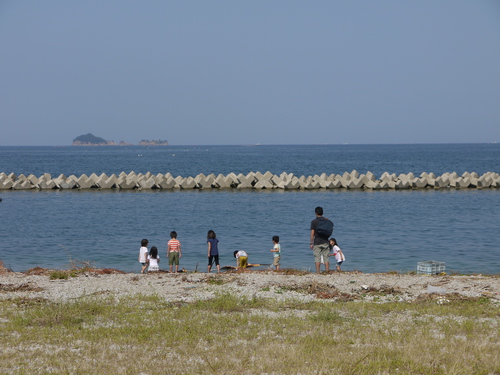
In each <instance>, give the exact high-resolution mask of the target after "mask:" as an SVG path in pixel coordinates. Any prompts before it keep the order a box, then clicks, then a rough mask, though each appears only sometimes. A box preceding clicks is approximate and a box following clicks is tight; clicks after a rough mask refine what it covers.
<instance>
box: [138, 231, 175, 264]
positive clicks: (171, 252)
mask: <svg viewBox="0 0 500 375" xmlns="http://www.w3.org/2000/svg"><path fill="white" fill-rule="evenodd" d="M148 243H149V241H148V240H147V239H146V238H144V239H143V240H142V241H141V248H140V250H139V262H140V263H141V265H142V269H141V273H144V272H146V270H147V272H158V271H159V270H160V265H159V263H160V256H159V255H158V248H157V247H156V246H153V247H151V250H149V251H148ZM167 256H168V264H169V266H170V272H172V270H173V267H174V266H175V272H179V259H180V258H182V249H181V243H180V242H179V240H178V239H177V232H175V231H172V232H170V241H168V244H167Z"/></svg>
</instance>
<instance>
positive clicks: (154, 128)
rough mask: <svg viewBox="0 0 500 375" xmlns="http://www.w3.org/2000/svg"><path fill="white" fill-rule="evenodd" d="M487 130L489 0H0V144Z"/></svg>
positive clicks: (294, 140)
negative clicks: (84, 139)
mask: <svg viewBox="0 0 500 375" xmlns="http://www.w3.org/2000/svg"><path fill="white" fill-rule="evenodd" d="M87 133H92V134H94V135H96V136H98V137H102V138H105V139H107V140H114V141H116V142H119V141H122V140H123V141H125V142H130V143H137V142H139V141H140V140H142V139H162V140H163V139H166V140H168V141H169V143H170V144H172V145H234V144H236V145H237V144H259V143H260V144H324V143H326V144H340V143H349V144H366V143H369V144H378V143H381V144H391V143H467V142H473V143H476V142H499V141H500V1H498V0H475V1H470V0H466V1H465V0H441V1H435V0H419V1H401V0H392V1H388V0H380V1H377V0H357V1H340V0H327V1H323V0H317V1H294V0H272V1H263V0H252V1H234V0H227V1H218V0H214V1H201V0H190V1H186V0H168V1H165V0H148V1H135V0H134V1H131V0H107V1H98V0H85V1H74V0H73V1H71V0H47V1H39V0H0V146H20V145H27V146H31V145H33V146H37V145H40V146H44V145H70V144H71V142H72V141H73V139H74V138H76V137H77V136H79V135H82V134H87Z"/></svg>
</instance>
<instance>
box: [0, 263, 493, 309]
mask: <svg viewBox="0 0 500 375" xmlns="http://www.w3.org/2000/svg"><path fill="white" fill-rule="evenodd" d="M42 270H43V271H44V272H42ZM38 271H40V272H39V273H38V274H36V272H35V273H31V274H30V273H24V272H12V271H9V270H6V269H5V268H3V269H2V268H0V299H2V300H6V299H13V298H21V299H43V300H48V301H54V302H56V301H57V302H62V301H71V300H77V299H80V298H87V297H98V298H102V297H114V298H117V299H120V298H127V297H134V296H136V295H139V294H142V295H156V296H160V297H161V298H163V299H165V301H168V302H195V301H200V300H208V299H211V298H214V297H215V296H217V295H220V294H224V293H230V294H235V295H238V296H241V297H247V298H263V299H272V300H285V301H290V302H293V301H300V302H308V301H312V300H317V299H321V300H325V301H335V302H346V301H367V302H375V303H386V302H417V301H419V300H429V299H431V300H436V301H438V303H446V301H448V302H449V301H450V300H457V299H459V300H460V299H471V298H472V299H474V298H475V299H477V298H488V299H491V300H492V301H495V302H498V303H500V275H446V274H443V275H420V274H398V273H362V272H349V271H345V272H335V271H332V272H331V273H328V274H325V273H322V274H316V273H308V272H305V271H297V270H284V271H283V272H281V271H280V272H276V271H269V270H266V271H250V270H247V271H243V272H235V271H233V272H231V271H230V272H224V273H220V274H217V273H210V274H208V273H201V272H199V273H198V272H196V273H187V272H181V273H172V274H171V273H168V272H159V273H149V274H140V273H126V272H123V271H119V270H114V269H87V270H85V269H84V270H78V273H76V274H73V275H68V276H66V277H67V278H53V277H52V279H51V274H50V272H52V271H53V272H61V271H54V270H52V271H51V270H45V269H39V270H38ZM52 276H54V275H52Z"/></svg>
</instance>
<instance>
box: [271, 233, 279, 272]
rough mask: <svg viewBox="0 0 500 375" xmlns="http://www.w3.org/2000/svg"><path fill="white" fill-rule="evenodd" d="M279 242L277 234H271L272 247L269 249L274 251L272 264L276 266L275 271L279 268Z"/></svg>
mask: <svg viewBox="0 0 500 375" xmlns="http://www.w3.org/2000/svg"><path fill="white" fill-rule="evenodd" d="M279 242H280V238H279V236H273V243H274V247H273V248H272V249H271V252H272V253H274V258H273V266H275V267H276V271H279V270H280V259H281V245H280V244H279Z"/></svg>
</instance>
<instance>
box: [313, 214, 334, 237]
mask: <svg viewBox="0 0 500 375" xmlns="http://www.w3.org/2000/svg"><path fill="white" fill-rule="evenodd" d="M315 232H316V235H317V236H318V237H322V238H328V237H330V236H331V235H332V233H333V222H332V221H331V220H329V219H327V218H326V217H321V218H319V221H318V225H317V226H316V229H315Z"/></svg>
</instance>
